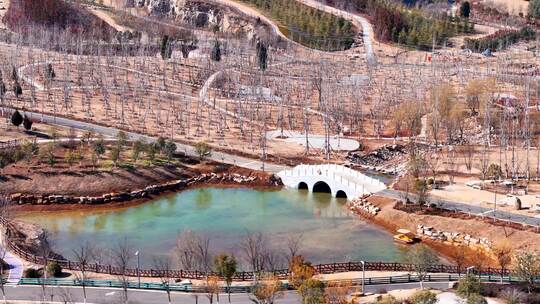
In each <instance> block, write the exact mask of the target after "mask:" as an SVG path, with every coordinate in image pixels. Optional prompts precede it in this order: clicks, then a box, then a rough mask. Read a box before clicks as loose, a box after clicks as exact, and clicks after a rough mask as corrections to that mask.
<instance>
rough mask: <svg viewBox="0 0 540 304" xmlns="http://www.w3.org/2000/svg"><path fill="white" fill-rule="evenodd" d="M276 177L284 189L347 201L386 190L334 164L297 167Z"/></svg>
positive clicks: (374, 182) (374, 181) (376, 182)
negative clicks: (304, 190) (315, 193)
mask: <svg viewBox="0 0 540 304" xmlns="http://www.w3.org/2000/svg"><path fill="white" fill-rule="evenodd" d="M277 175H278V176H279V177H280V178H281V181H282V182H283V184H284V185H285V186H286V187H289V188H295V189H307V190H309V191H312V192H330V193H331V194H332V196H334V197H346V198H348V199H355V198H358V197H361V196H363V195H365V194H371V193H375V192H379V191H381V190H384V189H386V185H385V184H384V183H383V182H381V181H379V180H378V179H376V178H373V177H370V176H367V175H365V174H362V173H360V172H358V171H356V170H352V169H350V168H347V167H345V166H341V165H334V164H325V165H298V166H296V167H294V168H292V169H289V170H284V171H281V172H279V173H278V174H277Z"/></svg>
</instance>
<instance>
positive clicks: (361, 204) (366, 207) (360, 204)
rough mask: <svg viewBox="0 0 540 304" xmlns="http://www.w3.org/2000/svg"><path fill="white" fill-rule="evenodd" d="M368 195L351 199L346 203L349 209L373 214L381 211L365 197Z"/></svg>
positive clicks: (354, 211)
mask: <svg viewBox="0 0 540 304" xmlns="http://www.w3.org/2000/svg"><path fill="white" fill-rule="evenodd" d="M368 197H369V196H367V195H366V196H363V197H361V198H358V199H354V200H351V201H350V202H349V203H348V204H347V205H348V207H349V210H351V211H352V212H353V213H361V214H367V215H372V216H375V215H377V214H378V213H379V211H381V208H379V207H377V206H375V205H373V204H372V203H370V202H368V201H367V198H368Z"/></svg>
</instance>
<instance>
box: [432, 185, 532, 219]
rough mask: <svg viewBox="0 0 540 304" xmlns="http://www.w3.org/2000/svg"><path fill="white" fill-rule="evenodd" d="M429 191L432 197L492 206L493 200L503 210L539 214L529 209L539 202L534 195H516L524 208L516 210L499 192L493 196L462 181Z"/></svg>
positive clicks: (487, 206)
mask: <svg viewBox="0 0 540 304" xmlns="http://www.w3.org/2000/svg"><path fill="white" fill-rule="evenodd" d="M430 193H431V195H432V196H433V197H437V198H443V199H448V200H453V201H458V202H463V203H468V204H470V205H474V206H481V207H486V208H494V207H495V206H494V205H495V202H497V209H501V210H504V211H508V212H513V213H519V214H524V215H529V216H531V215H538V214H540V211H535V210H531V209H530V208H531V207H532V206H533V205H536V204H538V203H540V198H538V197H537V196H536V195H520V196H517V197H518V198H519V199H520V200H521V202H522V207H523V208H525V209H524V210H516V209H515V208H514V206H513V205H511V204H510V203H511V200H509V199H508V197H507V196H505V195H501V194H498V195H496V196H495V194H494V193H493V192H489V191H486V190H478V189H473V188H471V187H468V186H466V185H465V184H462V183H456V184H453V185H450V186H446V187H444V189H434V190H431V192H430ZM495 199H496V201H495Z"/></svg>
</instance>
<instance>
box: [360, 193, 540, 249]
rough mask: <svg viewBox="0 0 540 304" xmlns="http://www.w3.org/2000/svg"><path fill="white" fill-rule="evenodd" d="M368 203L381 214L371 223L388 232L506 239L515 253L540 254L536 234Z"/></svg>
mask: <svg viewBox="0 0 540 304" xmlns="http://www.w3.org/2000/svg"><path fill="white" fill-rule="evenodd" d="M369 201H371V202H372V203H374V204H375V205H377V206H379V207H380V208H381V209H382V210H381V212H379V214H378V215H377V216H376V217H374V218H373V221H374V222H376V223H378V224H381V225H382V226H384V227H386V228H388V229H390V230H391V231H396V230H397V229H398V228H405V229H408V230H410V231H416V228H417V226H418V225H424V226H428V227H433V228H434V229H437V230H440V231H448V232H459V233H463V234H470V235H471V236H473V237H475V238H482V237H484V238H486V239H488V240H490V241H492V242H498V241H503V240H507V241H508V242H509V243H510V244H511V245H512V246H513V248H514V249H516V250H517V249H531V250H536V251H540V234H538V233H534V232H529V231H521V230H516V229H512V228H505V227H500V226H493V225H491V224H488V223H484V222H480V221H478V220H475V219H467V220H464V219H457V218H447V217H441V216H430V215H422V214H409V213H406V212H403V211H399V210H395V209H394V208H393V206H394V201H393V200H391V199H387V198H383V197H379V196H372V197H371V198H370V199H369ZM449 246H452V245H449ZM448 248H451V247H448Z"/></svg>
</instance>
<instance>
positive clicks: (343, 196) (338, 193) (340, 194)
mask: <svg viewBox="0 0 540 304" xmlns="http://www.w3.org/2000/svg"><path fill="white" fill-rule="evenodd" d="M336 197H341V198H347V193H345V191H343V190H338V191H337V192H336Z"/></svg>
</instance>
